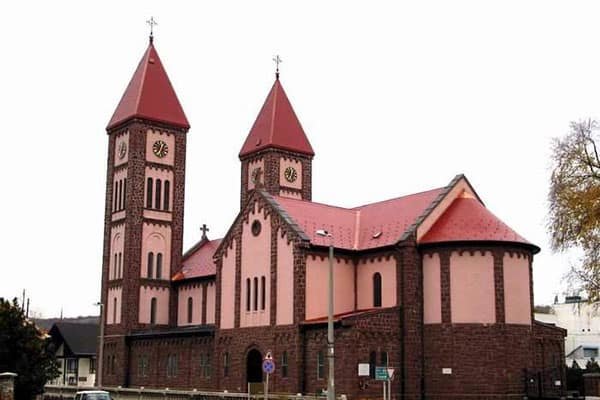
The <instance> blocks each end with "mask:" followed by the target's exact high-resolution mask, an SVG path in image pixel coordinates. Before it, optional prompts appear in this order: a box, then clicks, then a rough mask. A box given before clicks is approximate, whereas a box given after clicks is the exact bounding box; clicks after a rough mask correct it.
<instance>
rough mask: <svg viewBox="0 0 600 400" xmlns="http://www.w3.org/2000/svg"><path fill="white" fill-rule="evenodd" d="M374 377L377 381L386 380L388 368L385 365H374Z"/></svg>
mask: <svg viewBox="0 0 600 400" xmlns="http://www.w3.org/2000/svg"><path fill="white" fill-rule="evenodd" d="M375 379H377V380H378V381H387V379H388V370H387V368H386V367H375Z"/></svg>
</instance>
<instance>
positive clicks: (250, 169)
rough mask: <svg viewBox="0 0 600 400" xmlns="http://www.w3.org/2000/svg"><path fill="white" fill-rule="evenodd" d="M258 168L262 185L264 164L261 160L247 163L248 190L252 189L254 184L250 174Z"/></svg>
mask: <svg viewBox="0 0 600 400" xmlns="http://www.w3.org/2000/svg"><path fill="white" fill-rule="evenodd" d="M256 168H260V170H261V171H262V174H261V175H260V181H261V182H263V183H264V181H265V162H264V160H263V159H262V158H261V159H259V160H254V161H252V162H249V163H248V190H251V189H254V188H255V186H256V185H255V184H254V182H252V172H253V171H254V170H255V169H256Z"/></svg>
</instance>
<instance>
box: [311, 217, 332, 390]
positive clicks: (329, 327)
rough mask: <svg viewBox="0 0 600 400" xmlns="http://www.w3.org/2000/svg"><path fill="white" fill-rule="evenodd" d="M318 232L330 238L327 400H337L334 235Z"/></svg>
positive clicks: (321, 230) (322, 231)
mask: <svg viewBox="0 0 600 400" xmlns="http://www.w3.org/2000/svg"><path fill="white" fill-rule="evenodd" d="M316 234H317V235H318V236H321V237H328V238H329V289H328V311H327V357H328V358H329V379H328V380H327V400H335V368H334V355H335V351H334V346H333V340H334V337H333V237H332V236H331V234H330V233H329V232H327V231H326V230H324V229H319V230H318V231H317V232H316Z"/></svg>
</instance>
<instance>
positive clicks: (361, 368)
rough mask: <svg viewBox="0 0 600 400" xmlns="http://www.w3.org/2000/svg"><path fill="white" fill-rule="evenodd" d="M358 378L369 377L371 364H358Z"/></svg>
mask: <svg viewBox="0 0 600 400" xmlns="http://www.w3.org/2000/svg"><path fill="white" fill-rule="evenodd" d="M358 376H369V364H367V363H360V364H358Z"/></svg>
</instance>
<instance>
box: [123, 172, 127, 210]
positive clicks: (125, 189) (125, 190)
mask: <svg viewBox="0 0 600 400" xmlns="http://www.w3.org/2000/svg"><path fill="white" fill-rule="evenodd" d="M126 199H127V178H125V179H123V208H125V200H126Z"/></svg>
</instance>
